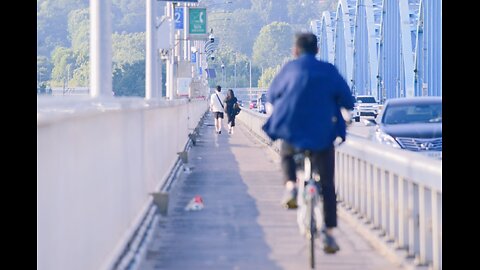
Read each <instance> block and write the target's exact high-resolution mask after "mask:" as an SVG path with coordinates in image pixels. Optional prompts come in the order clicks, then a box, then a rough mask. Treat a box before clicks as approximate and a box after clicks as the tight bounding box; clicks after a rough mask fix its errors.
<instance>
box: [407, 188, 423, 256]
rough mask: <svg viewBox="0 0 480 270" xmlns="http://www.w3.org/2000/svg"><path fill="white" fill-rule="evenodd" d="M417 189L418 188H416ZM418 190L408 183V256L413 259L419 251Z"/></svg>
mask: <svg viewBox="0 0 480 270" xmlns="http://www.w3.org/2000/svg"><path fill="white" fill-rule="evenodd" d="M417 187H418V186H417ZM418 215H419V213H418V189H416V188H415V184H414V183H413V182H410V181H409V182H408V256H409V257H412V258H413V257H415V256H416V254H417V252H419V250H420V244H419V243H420V240H419V220H418Z"/></svg>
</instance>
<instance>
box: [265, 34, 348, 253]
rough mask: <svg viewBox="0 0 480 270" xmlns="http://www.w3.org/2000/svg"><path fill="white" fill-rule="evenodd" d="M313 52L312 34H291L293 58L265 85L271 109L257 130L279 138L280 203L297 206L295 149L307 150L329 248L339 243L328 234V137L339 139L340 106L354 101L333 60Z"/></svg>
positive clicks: (332, 218) (333, 218)
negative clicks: (317, 179)
mask: <svg viewBox="0 0 480 270" xmlns="http://www.w3.org/2000/svg"><path fill="white" fill-rule="evenodd" d="M317 52H318V47H317V37H316V36H315V35H314V34H312V33H298V34H296V37H295V45H294V47H293V55H294V57H295V58H296V59H294V60H292V61H290V62H288V63H286V64H285V65H284V66H283V68H282V69H281V70H280V72H279V73H278V74H277V75H276V76H275V78H274V79H273V81H272V83H271V85H270V88H269V89H268V92H267V102H268V103H270V104H271V105H272V107H273V111H272V113H271V115H270V117H269V118H268V119H267V121H266V123H265V124H264V126H263V130H264V131H265V132H266V134H267V135H268V136H269V137H270V138H271V139H272V140H276V139H281V140H282V143H281V149H280V155H281V157H282V170H283V173H284V176H285V179H284V180H285V188H286V191H285V196H284V198H283V200H282V204H283V205H284V206H285V207H287V208H296V207H297V205H296V193H297V187H296V186H295V185H296V168H295V162H294V159H293V155H294V154H295V150H298V149H301V150H310V151H311V152H312V166H313V169H314V171H316V172H318V173H319V175H320V179H321V181H320V187H321V190H322V195H323V202H324V203H323V206H324V217H325V225H326V230H324V233H325V238H324V244H325V247H324V251H325V252H327V253H335V252H337V251H338V250H339V249H340V248H339V246H338V244H337V243H336V241H335V238H334V237H333V234H332V230H333V228H335V227H336V226H337V208H336V203H337V199H336V194H335V184H334V167H335V149H334V148H335V146H334V142H335V140H336V139H337V137H340V138H342V140H345V129H346V125H345V122H344V119H343V118H342V115H341V113H340V108H342V107H344V108H345V109H347V110H352V109H353V106H354V102H353V99H352V93H351V91H350V88H349V87H348V85H347V83H346V82H345V80H344V78H343V77H342V76H341V75H340V73H339V72H338V70H337V69H336V68H335V66H333V65H332V64H330V63H327V62H324V61H320V60H317V59H316V58H315V55H316V54H317ZM319 190H320V189H319Z"/></svg>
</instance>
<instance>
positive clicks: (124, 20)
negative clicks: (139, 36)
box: [112, 0, 146, 33]
mask: <svg viewBox="0 0 480 270" xmlns="http://www.w3.org/2000/svg"><path fill="white" fill-rule="evenodd" d="M112 12H113V22H114V23H113V25H112V26H113V29H112V30H113V32H119V33H122V32H125V33H135V32H145V17H146V14H145V12H146V10H145V1H138V0H113V1H112Z"/></svg>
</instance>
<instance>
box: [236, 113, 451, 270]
mask: <svg viewBox="0 0 480 270" xmlns="http://www.w3.org/2000/svg"><path fill="white" fill-rule="evenodd" d="M266 119H267V117H266V115H264V114H260V113H257V112H254V111H251V110H248V109H244V110H242V112H241V113H240V114H239V115H238V120H239V121H240V122H241V123H242V124H243V125H244V126H246V127H247V128H248V129H249V130H250V131H251V132H253V133H255V134H256V135H257V136H258V137H259V138H260V139H261V140H263V141H264V142H266V143H267V144H269V145H271V146H272V147H273V149H274V150H276V151H277V152H278V149H279V142H278V141H276V142H274V143H272V142H271V141H270V139H269V138H268V137H267V135H266V134H265V133H264V132H263V130H262V129H261V126H262V125H263V123H264V122H265V120H266ZM335 182H336V190H337V196H338V200H339V201H341V203H340V205H341V206H342V207H345V208H346V209H348V210H350V212H351V213H353V214H357V215H358V217H359V218H360V219H359V222H364V223H367V224H371V229H373V230H375V231H377V232H379V234H380V235H381V236H384V237H385V238H384V239H385V240H387V241H388V242H391V243H393V244H394V246H395V247H396V248H397V250H404V251H405V254H404V255H405V260H406V261H408V260H409V258H414V264H416V265H428V266H430V267H431V268H433V269H441V268H442V162H441V161H439V160H435V159H431V158H428V157H424V156H422V155H420V154H418V153H414V152H409V151H405V150H400V149H394V148H391V147H388V146H385V145H381V144H378V143H376V142H372V141H369V140H366V139H362V138H357V137H355V136H349V135H347V140H346V142H345V143H344V144H342V145H341V146H339V147H337V149H336V160H335Z"/></svg>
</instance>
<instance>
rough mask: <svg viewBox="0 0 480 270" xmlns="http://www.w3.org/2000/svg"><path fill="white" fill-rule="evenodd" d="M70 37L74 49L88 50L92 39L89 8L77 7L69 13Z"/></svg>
mask: <svg viewBox="0 0 480 270" xmlns="http://www.w3.org/2000/svg"><path fill="white" fill-rule="evenodd" d="M68 38H69V39H70V44H71V47H72V49H73V50H74V51H79V50H83V51H85V50H87V51H88V45H89V39H90V19H89V10H88V8H83V9H75V10H72V11H71V12H70V13H69V14H68Z"/></svg>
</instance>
